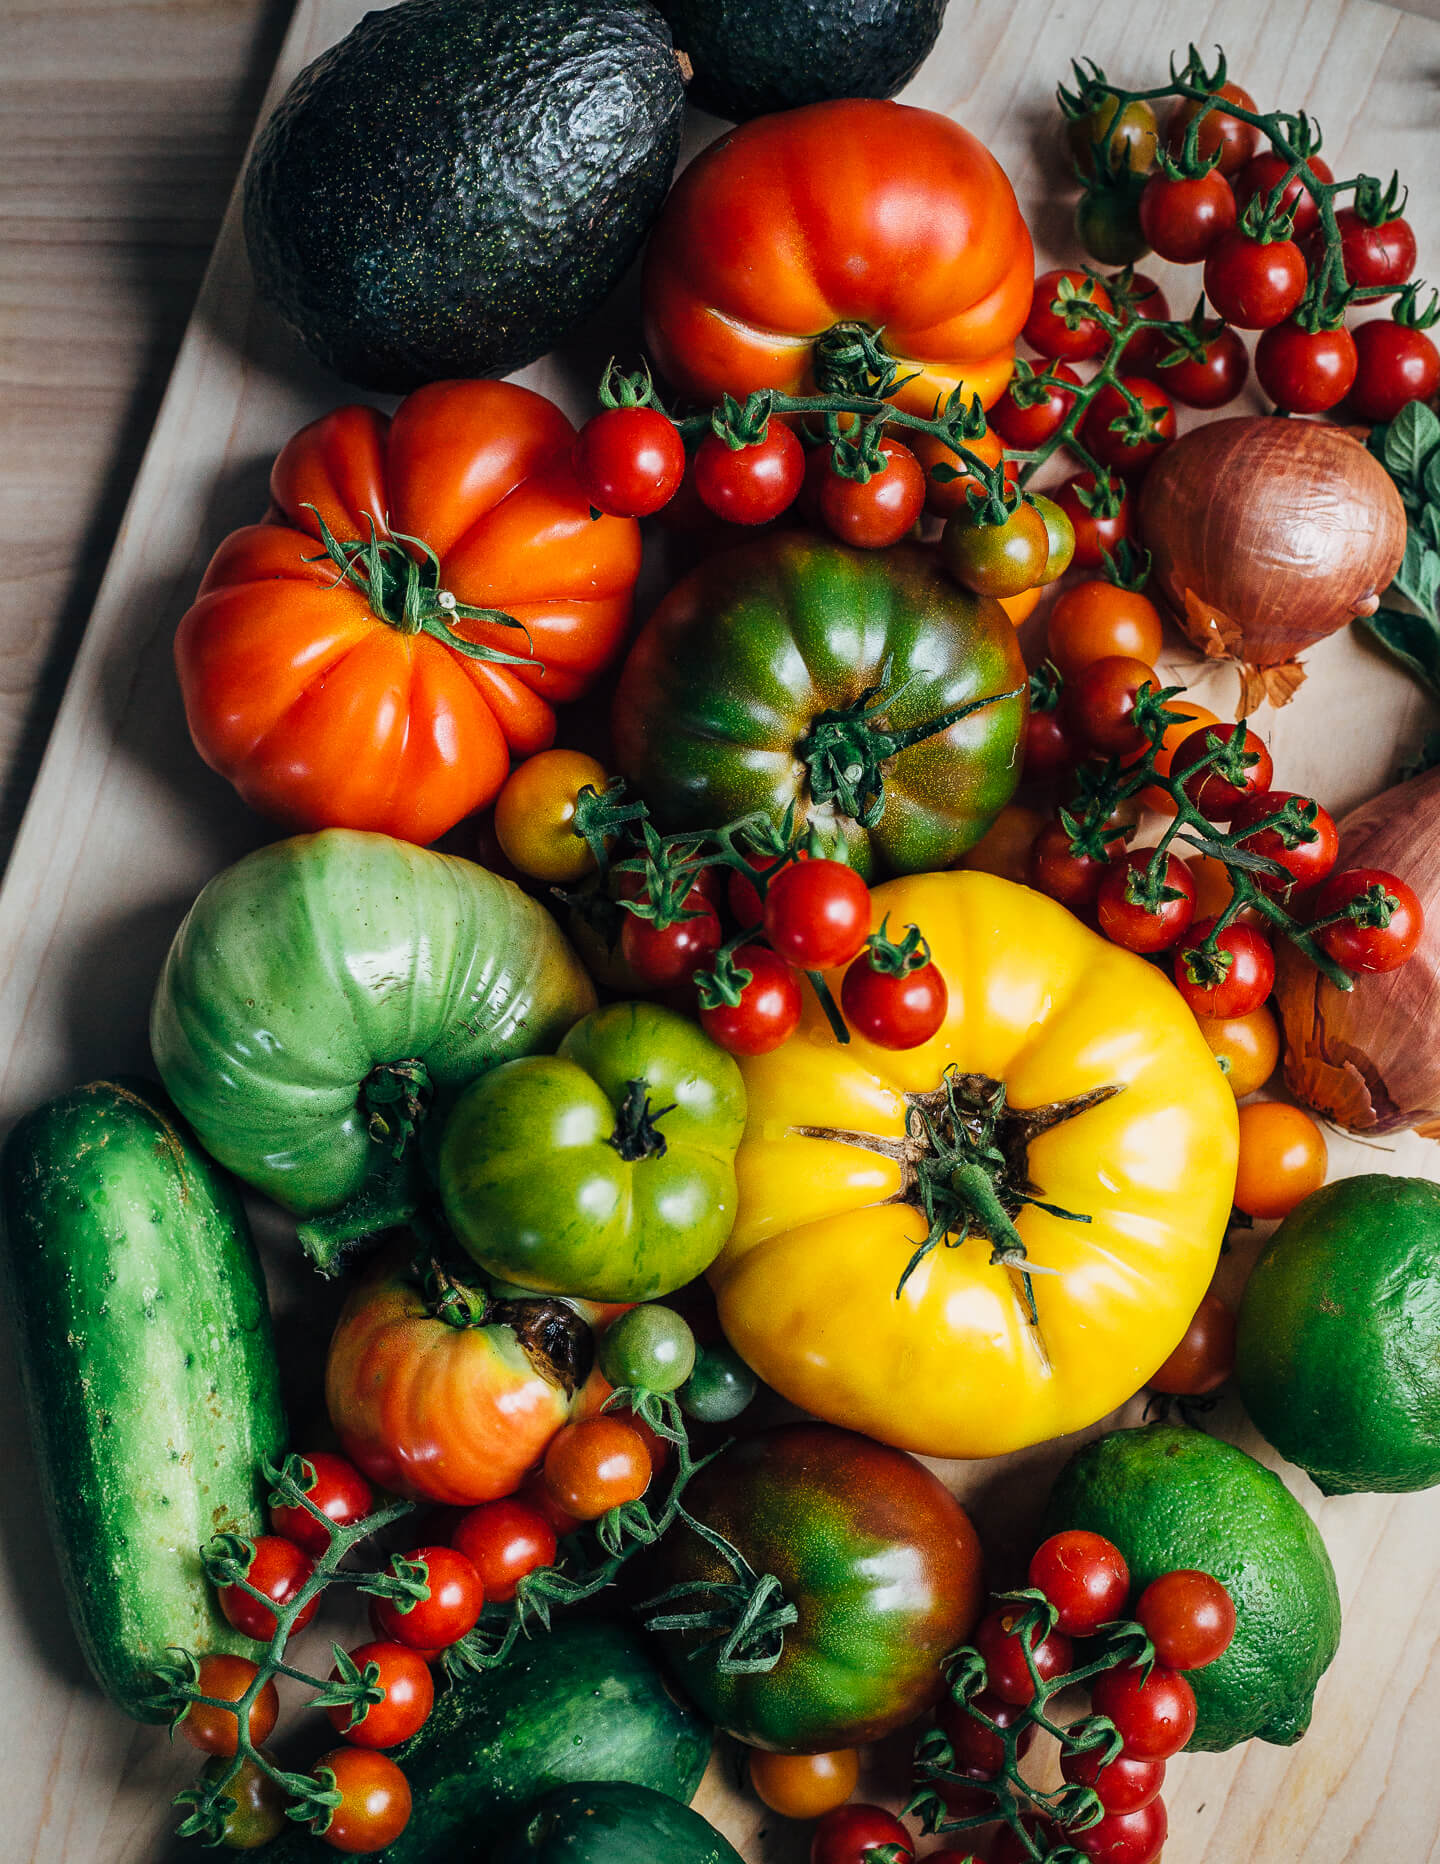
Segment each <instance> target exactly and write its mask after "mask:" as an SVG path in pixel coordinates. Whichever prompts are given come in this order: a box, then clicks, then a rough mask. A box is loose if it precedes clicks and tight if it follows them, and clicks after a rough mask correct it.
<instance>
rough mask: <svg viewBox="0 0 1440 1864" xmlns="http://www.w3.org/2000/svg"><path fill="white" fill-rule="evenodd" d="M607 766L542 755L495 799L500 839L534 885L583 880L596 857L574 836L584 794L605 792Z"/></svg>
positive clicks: (568, 755) (565, 754) (580, 757)
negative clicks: (577, 807)
mask: <svg viewBox="0 0 1440 1864" xmlns="http://www.w3.org/2000/svg"><path fill="white" fill-rule="evenodd" d="M607 781H608V778H607V775H606V770H605V766H604V765H603V764H601V763H598V762H597V761H596V759H595V758H593V757H586V755H585V754H584V752H583V751H541V752H539V753H538V754H537V755H536V756H534V757H531V758H528V759H527V760H526V761H525V762H524V763H523V764H521V765H519V767H518V768H517V769H515V770H512V771H511V772H510V775H509V776H508V777H507V778H506V779H505V784H504V787H503V789H502V790H501V791H500V794H499V795H498V796H497V797H496V798H495V839H496V840H497V841H498V842H499V843H500V847H501V849H502V851H503V852H504V855H505V859H506V860H507V861H508V862H509V863H510V865H511V866H512V867H513V868H515V869H516V870H517V872H519V873H522V874H528V875H529V877H530V879H531V880H546V881H550V882H552V883H558V882H568V881H574V880H583V879H584V877H585V875H586V874H589V873H593V872H594V868H595V857H594V855H593V854H591V852H590V848H589V844H588V843H587V842H585V841H583V840H582V839H581V837H580V836H579V835H577V834H576V833H575V831H574V827H573V824H574V821H575V799H576V797H577V796H578V795H579V794H580V792H581V790H583V789H585V788H587V787H588V788H590V789H593V790H603V789H604V788H605V785H606V782H607Z"/></svg>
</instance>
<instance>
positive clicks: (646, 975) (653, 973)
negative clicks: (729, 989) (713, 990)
mask: <svg viewBox="0 0 1440 1864" xmlns="http://www.w3.org/2000/svg"><path fill="white" fill-rule="evenodd" d="M684 904H685V908H686V911H687V912H688V913H689V915H690V916H689V917H688V918H685V919H677V920H676V921H675V923H674V924H673V925H668V926H660V925H656V923H655V922H654V920H653V919H642V918H640V916H639V915H638V914H637V913H626V915H625V923H624V925H622V926H621V928H620V955H621V957H622V958H624V960H625V962H626V963H627V964H629V965H631V966H633V968H634V970H635V973H636V975H637V976H638V977H639V978H640V979H641V980H642V981H643V982H644V983H645V984H647V985H648V986H649V987H650V988H651V989H653V990H662V989H666V988H668V987H670V986H672V985H675V984H685V983H688V982H689V980H690V978H691V976H692V974H693V973H694V972H696V971H698V970H702V969H703V968H704V967H705V966H706V965H708V964H709V962H710V960H711V959H712V958H713V957H714V956H715V953H716V952H717V951H719V949H720V947H721V945H722V944H723V943H724V942H725V940H724V934H723V932H722V931H721V929H720V916H719V914H718V913H717V912H716V911H715V908H714V907H713V906H712V905H710V903H709V901H708V900H704V899H703V898H701V899H697V898H696V890H695V888H693V887H692V888H691V889H690V892H689V893H688V894H687V895H686V898H685V902H684Z"/></svg>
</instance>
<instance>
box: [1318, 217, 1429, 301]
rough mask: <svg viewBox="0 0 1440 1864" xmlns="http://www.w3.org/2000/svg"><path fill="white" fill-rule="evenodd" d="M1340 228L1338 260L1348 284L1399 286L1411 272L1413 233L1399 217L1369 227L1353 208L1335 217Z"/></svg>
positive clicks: (1412, 269) (1413, 260) (1413, 254)
mask: <svg viewBox="0 0 1440 1864" xmlns="http://www.w3.org/2000/svg"><path fill="white" fill-rule="evenodd" d="M1335 224H1336V226H1337V227H1338V228H1339V229H1340V257H1341V259H1342V260H1343V262H1344V265H1345V277H1346V279H1347V280H1348V282H1349V283H1350V284H1352V285H1362V286H1382V285H1403V284H1404V283H1405V282H1406V280H1407V279H1409V278H1411V277H1412V276H1413V275H1414V271H1415V257H1416V251H1415V233H1414V230H1413V228H1412V227H1411V225H1410V222H1409V221H1408V220H1406V219H1404V218H1402V217H1401V216H1400V215H1399V214H1397V215H1395V217H1394V218H1393V219H1390V220H1382V221H1381V223H1380V225H1379V226H1370V225H1369V224H1368V222H1366V221H1364V220H1362V219H1361V217H1360V215H1359V214H1358V213H1357V212H1356V210H1355V209H1354V208H1353V207H1342V208H1341V209H1340V211H1339V212H1338V213H1337V214H1336V216H1335Z"/></svg>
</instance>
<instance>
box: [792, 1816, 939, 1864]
mask: <svg viewBox="0 0 1440 1864" xmlns="http://www.w3.org/2000/svg"><path fill="white" fill-rule="evenodd" d="M886 1845H891V1846H893V1847H894V1857H895V1860H896V1864H900V1861H901V1860H902V1859H903V1860H906V1864H908V1860H909V1859H911V1858H913V1857H914V1855H915V1845H914V1842H913V1840H912V1839H911V1837H910V1834H909V1832H907V1831H906V1829H905V1827H904V1826H903V1825H902V1824H901V1823H900V1821H899V1820H898V1819H897V1818H896V1817H895V1816H894V1815H893V1814H892V1813H889V1812H886V1811H885V1810H884V1809H883V1808H882V1807H880V1806H856V1805H850V1806H836V1807H834V1808H833V1809H832V1810H831V1811H829V1812H827V1813H826V1814H825V1816H824V1818H823V1819H821V1821H820V1823H819V1824H818V1825H817V1826H816V1827H815V1835H814V1837H813V1838H812V1839H811V1840H810V1864H871V1861H872V1860H873V1858H874V1855H875V1853H876V1852H877V1851H878V1850H880V1849H881V1848H882V1847H883V1846H886Z"/></svg>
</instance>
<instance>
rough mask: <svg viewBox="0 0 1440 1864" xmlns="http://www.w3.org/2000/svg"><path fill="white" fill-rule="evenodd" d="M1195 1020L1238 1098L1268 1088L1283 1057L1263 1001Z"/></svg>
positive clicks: (1270, 1016)
mask: <svg viewBox="0 0 1440 1864" xmlns="http://www.w3.org/2000/svg"><path fill="white" fill-rule="evenodd" d="M1207 858H1208V857H1207ZM1216 866H1219V863H1218V862H1216ZM1222 872H1223V869H1222ZM1206 910H1207V911H1209V908H1207V909H1206ZM1197 916H1198V915H1197ZM1195 1020H1196V1022H1197V1023H1198V1024H1199V1025H1200V1033H1201V1035H1202V1036H1204V1038H1205V1040H1206V1041H1207V1042H1208V1043H1209V1044H1210V1053H1211V1054H1212V1055H1213V1056H1214V1057H1215V1058H1216V1060H1217V1061H1218V1062H1219V1063H1220V1066H1221V1068H1222V1069H1223V1070H1224V1074H1225V1079H1226V1081H1227V1082H1228V1083H1229V1085H1230V1092H1231V1093H1232V1094H1233V1095H1234V1096H1235V1098H1236V1099H1237V1100H1243V1099H1244V1098H1245V1096H1246V1095H1247V1094H1253V1093H1254V1092H1255V1090H1256V1088H1257V1087H1264V1085H1265V1083H1266V1082H1267V1081H1268V1080H1269V1079H1270V1077H1271V1075H1272V1074H1274V1072H1275V1064H1276V1063H1277V1062H1278V1061H1279V1059H1280V1031H1279V1029H1278V1028H1277V1027H1276V1023H1275V1018H1274V1017H1273V1016H1272V1015H1271V1014H1270V1012H1269V1010H1267V1009H1266V1008H1265V1006H1264V1004H1263V1003H1262V1004H1261V1006H1260V1008H1259V1009H1258V1010H1251V1012H1250V1014H1249V1015H1248V1016H1197V1017H1196V1018H1195Z"/></svg>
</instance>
